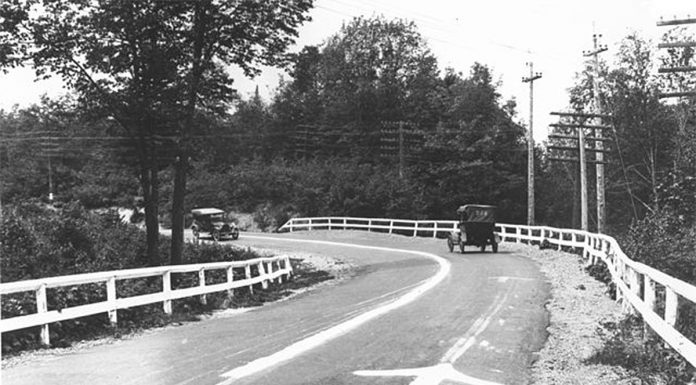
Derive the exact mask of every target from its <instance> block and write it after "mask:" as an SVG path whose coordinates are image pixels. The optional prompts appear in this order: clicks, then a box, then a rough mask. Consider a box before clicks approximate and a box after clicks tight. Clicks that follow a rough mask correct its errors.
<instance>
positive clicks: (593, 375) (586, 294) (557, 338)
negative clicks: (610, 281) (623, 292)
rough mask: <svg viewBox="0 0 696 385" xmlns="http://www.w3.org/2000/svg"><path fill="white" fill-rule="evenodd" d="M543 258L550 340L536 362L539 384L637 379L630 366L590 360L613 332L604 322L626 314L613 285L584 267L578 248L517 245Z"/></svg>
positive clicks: (535, 257)
mask: <svg viewBox="0 0 696 385" xmlns="http://www.w3.org/2000/svg"><path fill="white" fill-rule="evenodd" d="M514 247H515V248H517V249H518V250H520V251H521V252H524V253H525V254H526V255H527V256H529V258H531V259H533V260H534V261H536V262H537V263H539V265H540V268H541V271H542V272H543V273H544V274H545V275H546V277H547V279H548V280H549V283H550V284H551V299H550V300H549V302H548V303H547V305H546V308H547V310H548V312H549V316H550V318H549V326H548V329H547V330H548V333H549V336H548V340H547V341H546V344H545V345H544V348H543V349H542V350H541V351H540V352H539V356H538V360H537V361H536V362H535V363H534V364H533V367H532V372H533V379H534V380H533V384H535V385H541V384H554V385H566V384H568V385H570V384H573V385H574V384H594V385H603V384H607V385H609V384H633V383H635V381H636V378H633V377H632V376H631V375H630V374H629V373H628V372H627V371H626V370H625V369H623V368H621V367H617V366H607V365H597V364H587V363H586V360H587V359H588V358H590V357H591V356H592V355H593V354H595V353H596V352H597V351H598V350H600V349H601V348H602V347H603V346H604V344H605V342H606V337H605V336H607V335H608V334H609V333H608V332H605V331H604V329H603V327H602V325H603V324H604V323H606V322H618V321H619V320H620V319H621V318H622V312H621V305H620V304H618V303H616V302H615V301H613V300H611V298H609V295H608V294H607V286H606V285H604V284H603V283H601V282H599V281H597V280H595V279H594V278H592V277H591V276H590V275H588V274H587V273H586V272H585V271H584V265H583V263H582V258H581V257H580V256H578V255H575V254H570V253H565V252H558V251H555V250H539V249H538V248H537V247H532V246H527V245H521V244H520V245H515V246H514Z"/></svg>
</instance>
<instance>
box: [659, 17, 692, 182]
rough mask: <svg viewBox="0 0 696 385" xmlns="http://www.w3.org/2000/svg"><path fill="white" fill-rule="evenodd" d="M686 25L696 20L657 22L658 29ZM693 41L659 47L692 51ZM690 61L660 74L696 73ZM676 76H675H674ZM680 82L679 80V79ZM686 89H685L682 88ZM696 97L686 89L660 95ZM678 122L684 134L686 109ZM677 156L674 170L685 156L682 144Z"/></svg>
mask: <svg viewBox="0 0 696 385" xmlns="http://www.w3.org/2000/svg"><path fill="white" fill-rule="evenodd" d="M685 24H696V19H694V18H691V17H687V18H686V19H676V18H675V19H674V20H667V21H665V20H662V19H660V21H658V22H657V26H658V27H667V26H675V25H685ZM689 40H691V41H679V42H671V43H660V44H658V45H657V47H658V48H681V49H690V50H693V49H694V48H696V41H694V40H692V39H689ZM688 61H689V60H685V61H684V62H682V63H674V64H672V66H671V67H661V68H659V69H658V72H659V73H661V74H678V73H684V72H695V71H696V66H693V65H689V63H688ZM672 76H674V75H672ZM677 81H679V79H677ZM680 88H684V87H680ZM694 96H696V90H695V89H690V90H685V89H679V90H677V91H671V92H661V93H660V94H659V97H660V98H683V97H694ZM678 114H679V115H678V117H679V119H678V121H679V131H680V132H681V133H683V132H684V131H685V130H686V121H687V118H688V111H687V110H686V109H684V108H682V109H681V110H678ZM676 147H677V155H676V157H675V159H674V168H675V170H676V168H677V164H678V162H679V160H680V159H681V157H682V154H683V146H682V144H681V143H679V142H678V141H677V146H676Z"/></svg>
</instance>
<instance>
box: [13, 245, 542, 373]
mask: <svg viewBox="0 0 696 385" xmlns="http://www.w3.org/2000/svg"><path fill="white" fill-rule="evenodd" d="M273 237H274V238H282V239H280V240H278V239H273V240H271V239H262V238H252V236H251V235H247V236H245V235H244V234H243V235H242V238H241V239H240V240H239V241H237V242H236V243H237V244H241V245H248V246H260V247H270V248H273V249H281V250H288V251H306V252H312V253H318V254H323V255H329V256H332V257H336V258H340V259H342V260H345V261H347V262H350V263H352V264H354V265H356V266H357V267H358V271H359V274H358V275H357V276H355V277H354V278H352V279H349V280H345V281H341V282H339V283H337V284H334V285H327V286H323V287H321V288H319V289H317V290H314V291H310V292H308V293H305V294H302V295H299V296H297V297H294V298H292V299H290V300H288V301H282V302H278V303H274V304H269V305H266V306H263V307H261V308H257V309H254V310H252V311H249V312H246V313H243V314H238V315H235V316H232V317H228V318H219V319H212V320H207V321H201V322H196V323H190V324H186V325H183V326H177V327H170V328H165V329H162V330H158V331H155V332H151V333H146V334H144V335H142V336H138V337H135V338H132V339H127V340H123V341H118V342H115V343H112V344H107V345H101V346H96V347H93V348H89V349H83V350H79V351H77V352H75V353H71V354H64V355H60V356H53V357H45V358H41V359H39V360H35V361H33V362H30V363H29V364H27V365H23V366H18V367H14V368H10V369H8V370H4V371H3V373H2V383H3V384H5V385H12V384H119V385H125V384H213V385H221V384H229V383H235V384H237V383H239V384H409V383H412V384H439V383H442V384H455V383H461V384H481V385H487V384H524V383H527V382H528V381H529V365H530V363H531V361H532V359H533V356H534V355H533V352H534V351H536V350H539V349H540V348H541V346H542V344H543V341H544V339H545V326H546V318H547V316H546V312H545V310H544V303H545V301H546V299H547V297H548V287H547V284H546V283H545V279H544V278H543V276H542V275H541V273H540V272H539V271H538V268H537V266H536V265H535V263H534V262H532V261H531V260H529V259H527V258H525V257H524V256H521V255H518V254H516V253H514V252H511V251H510V249H509V248H506V247H504V245H503V247H501V252H500V253H498V254H490V253H486V254H481V253H473V252H472V253H467V254H465V255H461V254H450V253H448V252H447V250H446V245H445V243H444V241H441V240H432V239H422V238H417V239H414V238H408V237H402V236H387V235H379V234H374V233H362V232H312V233H307V232H305V233H296V234H284V235H274V236H273ZM299 238H302V239H311V240H315V241H321V242H339V243H351V244H356V245H361V246H363V247H361V248H355V247H348V246H338V245H328V244H326V243H322V244H317V243H306V242H296V241H290V240H297V239H299ZM366 246H370V247H380V248H397V249H401V250H405V251H401V252H394V251H387V250H384V249H380V250H375V249H370V248H366ZM413 252H418V254H415V253H413Z"/></svg>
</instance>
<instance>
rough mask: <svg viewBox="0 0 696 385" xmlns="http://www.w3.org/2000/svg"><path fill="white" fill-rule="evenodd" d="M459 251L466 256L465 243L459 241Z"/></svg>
mask: <svg viewBox="0 0 696 385" xmlns="http://www.w3.org/2000/svg"><path fill="white" fill-rule="evenodd" d="M459 251H460V252H461V253H462V254H464V241H459Z"/></svg>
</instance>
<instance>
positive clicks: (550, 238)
mask: <svg viewBox="0 0 696 385" xmlns="http://www.w3.org/2000/svg"><path fill="white" fill-rule="evenodd" d="M341 229H348V230H367V231H379V232H388V233H390V234H391V233H401V234H405V235H410V236H414V237H415V236H427V237H433V238H436V237H438V236H440V237H444V236H446V234H447V233H449V232H452V231H455V232H456V231H459V230H458V229H457V222H456V221H413V220H403V219H383V218H382V219H380V218H347V217H321V218H293V219H291V220H290V221H288V222H287V223H286V224H284V225H283V226H282V227H281V228H280V229H279V230H281V231H282V230H287V231H297V230H341ZM496 231H497V233H498V235H499V236H500V237H501V239H502V240H503V241H504V242H505V241H507V242H517V243H521V242H522V243H530V244H541V243H544V242H547V243H548V244H549V245H552V246H555V247H556V249H558V250H561V249H563V248H565V249H571V248H572V249H576V250H579V251H581V252H582V256H583V257H584V259H585V261H586V263H587V264H588V265H592V264H595V263H597V262H598V261H600V260H601V261H603V262H604V263H605V264H606V266H607V268H608V270H609V272H610V274H611V277H612V281H613V283H614V284H615V285H616V293H617V301H621V302H622V304H623V307H624V310H625V311H629V312H634V313H637V314H640V316H642V317H643V320H644V322H645V323H646V325H647V326H649V327H650V328H651V329H652V330H653V331H654V332H655V333H656V334H658V335H659V336H660V337H661V338H662V339H663V340H664V341H665V342H666V343H667V344H669V345H670V346H672V348H674V350H676V351H677V352H679V354H681V355H682V356H683V357H684V358H685V359H686V360H687V361H689V363H691V365H693V366H696V344H694V341H691V340H689V339H688V338H686V337H685V336H684V335H682V334H681V333H680V332H679V331H677V330H676V329H675V324H676V322H677V317H678V311H679V304H680V303H681V302H683V301H687V302H690V303H692V304H694V303H696V286H693V285H690V284H688V283H686V282H684V281H681V280H679V279H677V278H674V277H671V276H669V275H667V274H665V273H663V272H661V271H659V270H656V269H654V268H652V267H650V266H647V265H645V264H642V263H640V262H636V261H634V260H632V259H630V258H629V257H628V256H627V255H626V254H625V253H624V252H623V251H622V250H621V247H620V246H619V244H618V243H617V242H616V240H615V239H614V238H612V237H609V236H606V235H602V234H594V233H589V232H585V231H580V230H570V229H559V228H553V227H545V226H524V225H510V224H497V226H496ZM658 299H660V301H658ZM658 303H663V304H664V306H659V308H664V310H660V309H658V306H657V305H658Z"/></svg>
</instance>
